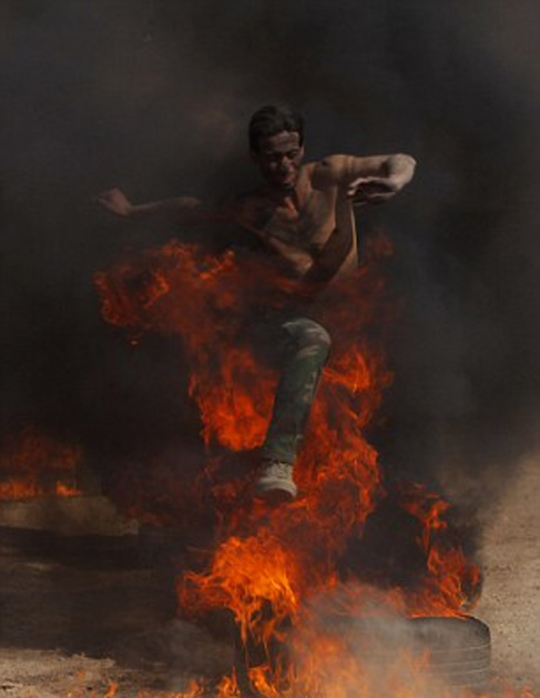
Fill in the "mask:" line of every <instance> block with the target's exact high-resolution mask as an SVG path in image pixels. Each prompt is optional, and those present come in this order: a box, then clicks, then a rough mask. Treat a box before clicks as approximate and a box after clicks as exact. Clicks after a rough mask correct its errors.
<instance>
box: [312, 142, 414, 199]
mask: <svg viewBox="0 0 540 698" xmlns="http://www.w3.org/2000/svg"><path fill="white" fill-rule="evenodd" d="M415 167H416V160H415V159H414V158H413V157H412V156H411V155H405V154H403V153H396V154H394V155H374V156H369V157H355V156H354V155H330V156H329V157H327V158H325V159H324V160H322V161H321V162H319V163H317V164H316V165H315V168H314V171H313V186H314V187H316V188H320V189H325V188H327V187H330V186H338V187H340V189H341V190H342V191H343V192H344V194H345V195H346V196H347V197H349V198H351V199H353V202H354V203H358V204H363V203H381V202H383V201H386V200H387V199H390V198H391V197H393V196H394V195H395V194H397V192H399V191H401V189H403V187H404V186H406V185H407V184H408V183H409V182H410V181H411V179H412V178H413V175H414V170H415Z"/></svg>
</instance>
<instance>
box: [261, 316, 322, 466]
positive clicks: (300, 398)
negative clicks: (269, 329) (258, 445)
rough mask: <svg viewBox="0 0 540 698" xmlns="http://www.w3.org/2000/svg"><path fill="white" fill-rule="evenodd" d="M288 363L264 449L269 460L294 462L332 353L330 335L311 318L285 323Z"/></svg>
mask: <svg viewBox="0 0 540 698" xmlns="http://www.w3.org/2000/svg"><path fill="white" fill-rule="evenodd" d="M282 329H283V330H284V331H285V333H286V344H285V352H284V362H283V367H282V372H281V377H280V380H279V383H278V387H277V390H276V397H275V401H274V409H273V413H272V419H271V421H270V426H269V428H268V432H267V434H266V439H265V442H264V445H263V447H262V456H263V458H264V459H265V460H277V461H282V462H284V463H291V464H292V463H294V461H295V459H296V454H297V451H298V449H299V446H300V443H301V441H302V437H303V435H304V429H305V427H306V423H307V420H308V417H309V413H310V410H311V405H312V404H313V400H314V398H315V393H316V391H317V385H318V383H319V378H320V375H321V371H322V369H323V367H324V365H325V363H326V360H327V358H328V354H329V351H330V343H331V340H330V335H329V334H328V332H327V331H326V330H325V329H324V327H322V326H321V325H319V324H317V323H316V322H314V321H313V320H309V319H308V318H297V319H294V320H290V321H288V322H285V323H284V324H283V325H282Z"/></svg>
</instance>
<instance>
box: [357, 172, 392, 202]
mask: <svg viewBox="0 0 540 698" xmlns="http://www.w3.org/2000/svg"><path fill="white" fill-rule="evenodd" d="M397 191H398V187H396V186H394V184H393V182H392V181H391V180H390V179H389V178H388V177H358V179H355V180H354V182H351V183H350V184H349V186H348V187H347V191H346V195H347V197H348V198H349V199H352V200H353V203H354V204H356V205H358V206H364V205H366V204H382V203H384V202H385V201H388V199H391V198H392V197H393V196H394V195H395V194H396V193H397Z"/></svg>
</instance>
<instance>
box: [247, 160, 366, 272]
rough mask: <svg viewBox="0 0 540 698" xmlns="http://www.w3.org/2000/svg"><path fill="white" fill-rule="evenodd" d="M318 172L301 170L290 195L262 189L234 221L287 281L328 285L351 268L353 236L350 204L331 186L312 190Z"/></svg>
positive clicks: (312, 166) (307, 168)
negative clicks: (275, 259)
mask: <svg viewBox="0 0 540 698" xmlns="http://www.w3.org/2000/svg"><path fill="white" fill-rule="evenodd" d="M317 166H318V164H317V163H308V164H306V165H304V166H303V167H302V169H301V171H300V176H299V179H298V182H297V185H296V187H295V188H294V190H293V191H291V192H290V193H287V194H284V195H281V196H276V194H275V193H274V192H272V190H269V189H268V188H267V187H261V188H260V189H257V190H255V191H254V192H251V193H249V194H247V195H245V196H243V197H240V198H239V199H238V200H237V202H236V215H235V218H236V221H237V222H238V223H239V224H240V225H241V226H242V227H244V228H246V229H248V230H249V231H250V232H251V233H252V234H254V235H256V236H257V238H258V239H259V240H261V241H262V242H263V244H264V245H265V246H266V247H267V249H269V250H271V251H272V252H274V253H275V254H276V255H278V256H279V257H280V259H281V261H282V262H283V263H284V266H285V267H286V268H287V271H288V273H289V274H290V275H291V276H292V277H294V278H297V279H306V280H314V281H317V280H321V281H322V280H324V281H329V280H331V279H334V278H336V277H338V276H342V275H343V274H345V273H347V272H348V271H350V270H351V269H352V268H354V267H355V265H356V234H355V225H354V215H353V209H352V204H351V201H350V199H348V198H347V197H346V196H344V194H343V193H342V192H341V191H340V190H339V187H338V186H336V185H330V186H317V187H315V186H314V182H313V180H314V173H315V171H316V168H317Z"/></svg>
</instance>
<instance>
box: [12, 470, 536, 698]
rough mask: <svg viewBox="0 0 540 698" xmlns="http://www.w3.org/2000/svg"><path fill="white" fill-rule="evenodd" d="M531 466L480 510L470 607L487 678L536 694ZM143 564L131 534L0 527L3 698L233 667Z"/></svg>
mask: <svg viewBox="0 0 540 698" xmlns="http://www.w3.org/2000/svg"><path fill="white" fill-rule="evenodd" d="M538 465H539V461H538V459H536V460H535V459H533V458H530V459H527V460H525V461H524V462H523V464H522V465H521V468H520V469H519V472H518V473H517V475H516V476H515V477H514V479H513V483H512V486H511V487H508V488H507V490H506V492H505V495H504V498H503V499H501V501H500V502H498V503H497V504H496V506H495V508H494V509H493V510H491V511H490V512H489V515H487V516H486V520H485V529H484V560H485V583H484V589H483V595H482V599H481V601H480V604H479V606H478V607H477V609H476V610H475V615H476V616H477V617H478V618H480V619H482V620H484V621H485V622H487V623H488V624H489V626H490V628H491V633H492V644H493V670H494V673H495V674H496V675H497V676H499V677H505V678H506V679H508V680H509V681H510V682H511V683H512V684H513V685H514V686H522V685H528V686H530V687H531V688H532V691H533V692H532V695H534V696H540V594H539V591H540V546H539V543H538V532H539V531H540V497H539V494H540V468H539V467H538ZM147 563H148V560H146V561H144V560H143V561H141V553H140V549H139V548H138V547H137V545H136V538H135V537H134V536H129V537H123V538H111V539H109V540H108V541H107V542H106V543H105V544H104V542H103V538H101V537H100V538H99V539H98V538H97V537H96V538H95V539H94V538H84V539H83V538H81V537H79V538H76V537H75V538H70V539H67V538H60V539H55V542H54V543H51V540H50V538H48V537H47V536H44V535H43V534H40V533H38V532H34V533H29V532H26V533H24V534H22V533H21V532H18V533H16V532H13V530H11V529H8V528H0V604H1V615H0V698H2V697H3V696H6V698H109V697H110V696H112V695H114V694H116V695H117V696H118V697H121V698H135V697H138V698H158V697H159V696H163V697H164V696H171V695H174V693H175V692H179V691H181V690H183V689H185V688H186V686H187V685H188V683H189V680H190V678H191V677H193V676H197V675H200V674H206V675H207V676H209V675H218V674H219V673H220V671H222V670H225V669H226V668H227V667H228V666H230V660H231V650H230V645H229V643H227V642H225V641H224V640H221V641H219V642H218V641H217V640H213V639H211V638H210V636H209V635H208V633H206V632H205V631H203V630H201V629H200V628H197V627H195V626H194V625H191V624H189V623H186V622H184V621H180V620H175V619H174V605H175V598H174V588H173V579H174V570H173V569H172V567H171V566H168V565H157V566H156V565H149V564H147ZM117 686H118V687H119V688H118V689H117ZM116 689H117V690H116ZM115 691H116V693H115Z"/></svg>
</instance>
